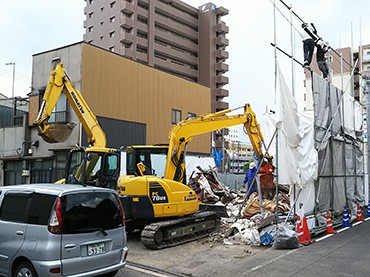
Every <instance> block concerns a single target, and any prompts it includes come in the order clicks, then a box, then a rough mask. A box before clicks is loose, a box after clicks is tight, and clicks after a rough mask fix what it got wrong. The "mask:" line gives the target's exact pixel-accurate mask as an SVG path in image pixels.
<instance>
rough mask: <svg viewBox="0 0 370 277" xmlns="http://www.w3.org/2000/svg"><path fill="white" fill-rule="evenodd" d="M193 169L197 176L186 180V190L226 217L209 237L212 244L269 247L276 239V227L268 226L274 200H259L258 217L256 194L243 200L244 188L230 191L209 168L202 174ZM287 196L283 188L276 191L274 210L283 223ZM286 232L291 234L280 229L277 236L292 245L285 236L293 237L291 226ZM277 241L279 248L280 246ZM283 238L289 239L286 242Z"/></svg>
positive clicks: (287, 204)
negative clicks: (219, 208)
mask: <svg viewBox="0 0 370 277" xmlns="http://www.w3.org/2000/svg"><path fill="white" fill-rule="evenodd" d="M197 169H198V172H197V173H195V172H193V173H192V174H191V176H190V178H189V186H190V187H191V188H192V189H193V190H194V191H195V192H196V193H197V196H198V199H200V200H201V201H202V203H208V204H217V205H224V206H225V208H226V211H227V214H228V217H222V219H221V222H222V224H221V228H220V230H219V233H218V234H216V235H213V238H212V241H217V240H219V238H222V240H223V243H224V244H225V245H230V244H246V245H253V246H257V245H271V244H272V243H273V241H274V237H275V236H276V225H272V223H273V222H274V220H275V217H276V200H275V199H273V200H269V199H262V201H263V213H261V208H260V203H259V198H258V194H257V193H256V192H254V193H253V194H252V195H251V196H250V197H249V199H246V196H247V191H246V189H245V188H241V189H237V190H231V189H230V188H229V187H228V186H227V185H225V184H223V182H222V181H221V179H220V178H219V176H218V174H217V172H216V171H215V170H214V169H212V168H211V167H210V168H209V169H208V170H204V169H202V168H201V167H199V166H198V167H197ZM287 192H288V190H287V189H286V188H282V189H280V188H279V196H278V199H279V201H278V209H279V215H280V214H281V215H282V217H283V218H284V219H285V218H286V214H287V213H288V211H289V209H290V200H289V196H288V195H287V194H286V193H287ZM279 226H280V225H279ZM284 228H285V227H284ZM286 228H288V229H289V230H290V231H291V232H290V231H286V230H285V229H284V230H280V233H283V234H284V235H286V236H285V237H284V236H283V239H286V240H287V241H288V242H292V241H293V240H294V238H290V237H289V236H291V235H292V232H293V233H295V231H292V230H294V225H291V226H289V227H286ZM291 229H292V230H291ZM283 231H284V232H283ZM216 236H218V237H219V238H216ZM280 237H281V236H280ZM280 237H279V240H280V241H279V242H280V244H281V243H283V242H281V240H282V239H280ZM287 237H289V238H290V239H289V240H288V238H287Z"/></svg>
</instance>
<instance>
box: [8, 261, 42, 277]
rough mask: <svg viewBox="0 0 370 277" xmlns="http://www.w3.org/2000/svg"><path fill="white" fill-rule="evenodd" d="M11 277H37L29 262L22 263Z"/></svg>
mask: <svg viewBox="0 0 370 277" xmlns="http://www.w3.org/2000/svg"><path fill="white" fill-rule="evenodd" d="M13 277H37V273H36V270H35V268H34V267H33V265H32V264H31V263H30V262H28V261H24V262H21V263H20V264H19V265H18V266H17V268H16V269H15V271H14V274H13Z"/></svg>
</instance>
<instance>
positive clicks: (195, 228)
mask: <svg viewBox="0 0 370 277" xmlns="http://www.w3.org/2000/svg"><path fill="white" fill-rule="evenodd" d="M62 92H64V93H65V94H66V96H67V99H68V101H69V103H70V104H71V106H72V108H73V110H74V111H75V113H76V115H77V116H78V118H79V120H80V121H81V123H82V125H83V128H84V129H85V130H86V132H87V134H88V142H89V146H88V147H78V148H75V149H72V150H71V152H70V155H69V158H68V162H67V167H66V177H65V179H63V180H60V181H59V183H80V184H86V185H94V186H103V187H108V188H112V189H115V190H116V191H117V192H118V193H119V195H120V196H121V201H122V204H123V207H124V209H125V215H126V220H127V227H128V228H129V229H132V230H133V229H136V228H139V229H141V230H142V232H141V241H142V242H143V244H144V245H145V246H146V247H148V248H151V249H161V248H165V247H170V246H174V245H179V244H183V243H186V242H188V241H193V240H196V239H198V238H201V237H204V236H207V235H208V234H209V233H210V232H213V231H214V230H215V229H216V227H217V225H218V223H219V216H218V215H217V213H215V212H213V211H212V209H211V210H209V206H207V210H202V209H201V203H200V201H199V200H198V197H197V195H196V193H195V192H194V191H193V190H192V189H191V188H190V187H189V186H187V185H186V175H185V155H186V146H187V144H188V143H189V142H190V141H191V140H192V139H193V138H194V136H197V135H200V134H204V133H208V132H211V131H215V130H219V129H223V128H227V127H230V126H235V125H239V124H244V127H245V130H246V132H247V134H248V136H249V138H250V141H251V143H252V145H253V148H254V151H255V152H256V154H257V156H258V159H259V161H260V162H261V163H262V166H261V174H263V175H266V176H267V178H263V180H265V181H264V182H268V183H269V184H267V185H271V183H273V175H272V171H273V170H272V168H273V166H272V157H271V156H269V155H264V153H263V151H262V149H263V147H264V148H266V147H265V146H264V139H263V135H262V133H261V131H260V127H259V125H258V122H257V119H256V116H255V114H254V112H253V111H252V110H251V108H250V105H249V104H246V105H245V106H244V113H242V114H237V115H229V114H230V113H231V112H233V110H231V109H228V110H224V111H221V112H217V113H210V114H206V115H201V116H197V117H191V118H188V119H185V120H183V121H181V122H179V123H178V124H176V125H175V126H174V127H173V128H172V129H171V131H170V133H169V144H168V145H144V146H128V147H127V148H126V149H124V150H122V149H114V148H107V147H106V145H105V144H106V138H105V134H104V131H103V130H102V128H101V127H100V125H99V122H98V120H97V119H96V117H95V115H94V114H93V113H92V111H91V110H90V109H89V107H88V105H87V103H86V102H85V101H84V99H83V97H82V95H81V93H80V92H79V91H78V90H77V89H76V88H75V86H74V85H73V84H72V82H71V80H70V78H69V77H68V75H67V73H66V71H65V70H64V68H63V65H62V64H57V66H56V68H55V70H54V71H52V72H51V74H50V78H49V83H48V85H47V88H46V91H45V94H44V97H43V102H42V106H41V109H40V112H39V114H38V117H37V119H36V121H35V125H36V126H37V128H38V133H39V135H40V136H41V137H42V138H43V139H44V140H45V141H47V142H49V143H55V142H62V141H63V140H65V139H66V138H68V136H69V135H70V132H71V131H70V130H71V128H72V127H73V126H72V125H71V124H67V125H66V126H59V125H60V124H56V123H49V122H48V120H49V118H50V115H51V113H52V111H53V108H54V107H55V105H56V102H57V100H58V98H59V96H60V94H61V93H62ZM160 160H162V162H160ZM155 164H163V168H159V169H158V168H157V171H156V172H155V171H154V167H155ZM157 175H159V176H161V177H159V176H157ZM262 185H264V184H261V186H262ZM217 209H218V208H216V210H217Z"/></svg>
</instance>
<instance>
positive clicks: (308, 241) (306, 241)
mask: <svg viewBox="0 0 370 277" xmlns="http://www.w3.org/2000/svg"><path fill="white" fill-rule="evenodd" d="M302 226H303V227H302V230H303V236H304V241H303V242H302V244H303V245H310V244H312V243H314V241H313V240H311V235H310V229H308V225H307V219H306V216H305V215H304V216H303V223H302Z"/></svg>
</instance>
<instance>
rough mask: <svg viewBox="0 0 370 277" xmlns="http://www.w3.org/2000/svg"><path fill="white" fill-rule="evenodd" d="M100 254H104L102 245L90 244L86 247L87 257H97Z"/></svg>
mask: <svg viewBox="0 0 370 277" xmlns="http://www.w3.org/2000/svg"><path fill="white" fill-rule="evenodd" d="M102 253H105V245H104V243H95V244H90V245H88V246H87V255H88V256H93V255H99V254H102Z"/></svg>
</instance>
